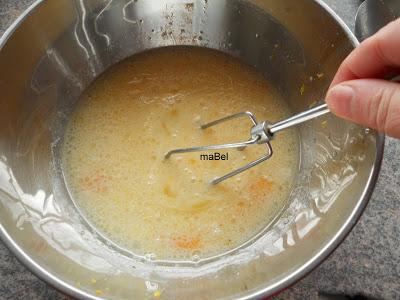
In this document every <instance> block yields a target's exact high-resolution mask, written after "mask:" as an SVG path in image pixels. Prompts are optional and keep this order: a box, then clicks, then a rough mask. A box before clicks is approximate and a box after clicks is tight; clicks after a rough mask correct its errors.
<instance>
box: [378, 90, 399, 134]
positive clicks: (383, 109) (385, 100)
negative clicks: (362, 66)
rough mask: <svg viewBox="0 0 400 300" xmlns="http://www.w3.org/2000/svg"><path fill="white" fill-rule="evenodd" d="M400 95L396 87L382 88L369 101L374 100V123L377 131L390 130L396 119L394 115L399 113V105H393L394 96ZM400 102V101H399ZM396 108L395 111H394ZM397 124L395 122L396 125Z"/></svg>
mask: <svg viewBox="0 0 400 300" xmlns="http://www.w3.org/2000/svg"><path fill="white" fill-rule="evenodd" d="M399 97H400V93H399V91H398V89H396V88H382V89H380V90H379V91H378V93H377V94H376V96H375V97H374V99H373V100H372V101H371V102H374V104H373V106H374V108H373V110H372V112H374V111H375V113H376V114H375V125H376V127H377V129H378V130H379V131H383V132H388V131H391V130H392V127H393V126H394V124H396V123H397V122H396V120H398V118H397V117H396V115H398V113H400V107H397V108H396V106H395V105H394V102H395V100H396V98H399ZM399 104H400V102H399ZM396 110H397V111H396ZM398 125H399V124H397V126H398Z"/></svg>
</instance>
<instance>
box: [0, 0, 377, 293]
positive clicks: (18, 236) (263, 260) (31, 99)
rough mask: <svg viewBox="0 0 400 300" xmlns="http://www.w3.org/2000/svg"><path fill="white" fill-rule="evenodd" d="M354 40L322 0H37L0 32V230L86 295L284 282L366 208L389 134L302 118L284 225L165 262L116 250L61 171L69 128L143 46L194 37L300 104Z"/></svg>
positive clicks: (51, 276) (259, 287)
mask: <svg viewBox="0 0 400 300" xmlns="http://www.w3.org/2000/svg"><path fill="white" fill-rule="evenodd" d="M356 44H357V41H356V40H355V38H354V37H353V35H352V34H351V33H350V31H349V30H348V29H347V28H346V26H345V25H344V24H343V22H341V21H340V20H339V19H338V17H337V16H336V15H335V14H334V13H333V12H332V11H331V10H329V9H328V8H327V7H326V6H325V5H324V4H323V3H322V2H320V1H312V0H296V1H293V0H158V1H152V0H151V1H150V0H130V1H128V0H107V1H106V0H57V1H37V2H36V3H35V4H34V5H32V6H31V7H30V8H29V9H28V11H26V12H25V13H24V14H23V15H22V16H21V17H20V18H19V19H18V20H17V21H16V22H15V23H14V24H13V25H12V26H11V28H10V29H9V30H8V31H7V32H6V34H5V35H4V37H3V38H2V40H1V41H0V47H1V51H0V91H1V97H0V107H1V110H0V207H1V209H0V235H1V237H2V239H3V241H4V242H5V243H6V244H7V246H8V247H9V248H10V249H11V251H12V252H13V253H14V254H15V255H16V256H17V257H18V258H19V259H20V260H21V261H22V262H23V263H24V264H25V265H26V266H27V267H28V268H29V269H31V270H32V271H33V272H34V273H35V274H37V275H38V276H39V277H41V278H42V279H44V280H46V281H47V282H49V283H50V284H52V285H53V286H55V287H56V288H58V289H59V290H61V291H63V292H65V293H67V294H70V295H72V296H74V297H78V298H92V299H93V298H96V297H104V298H110V299H128V298H129V299H130V298H132V297H133V298H150V299H151V298H163V299H214V298H242V299H245V298H246V299H247V298H257V297H258V298H259V297H264V296H268V295H271V294H273V293H276V292H278V291H279V290H281V289H282V288H285V287H287V286H288V285H290V284H292V283H294V282H295V281H296V280H298V279H299V278H301V277H302V276H304V275H305V274H306V273H307V272H309V271H310V270H312V269H313V268H314V267H315V266H316V265H318V264H319V263H320V262H321V261H322V260H323V259H324V258H326V256H327V255H328V254H329V253H331V252H332V251H333V250H334V248H335V247H337V246H338V244H339V243H340V242H341V241H342V240H343V238H344V237H345V236H346V234H347V233H348V232H349V231H350V230H351V228H352V227H353V226H354V224H355V223H356V221H357V219H358V218H359V217H360V214H361V213H362V211H363V209H364V207H365V206H366V204H367V202H368V199H369V197H370V195H371V193H372V190H373V187H374V185H375V181H376V179H377V175H378V171H379V166H380V163H381V158H382V153H383V136H381V135H378V134H376V133H375V132H373V131H370V130H366V129H364V128H360V127H358V126H355V125H353V124H350V123H346V122H344V121H342V120H339V119H337V118H335V117H333V116H329V117H327V118H326V119H323V120H321V119H320V120H315V121H313V122H311V123H308V124H305V125H304V126H302V127H301V128H300V129H299V134H300V140H301V145H300V148H301V154H300V156H301V163H300V166H294V167H296V168H297V167H298V168H299V172H298V176H297V179H296V182H295V184H294V186H293V191H292V193H291V196H290V197H289V199H288V204H287V206H286V208H285V210H284V212H283V213H282V215H281V216H280V217H279V218H278V219H277V220H276V222H275V223H274V224H272V226H270V227H269V228H268V230H266V231H265V232H264V233H263V235H262V236H261V237H259V238H258V239H256V240H255V241H254V242H253V243H251V244H249V245H246V246H244V247H241V248H240V249H238V250H237V251H234V252H233V253H230V254H227V255H224V256H222V257H220V258H218V259H215V260H206V261H202V262H176V263H170V264H165V263H161V262H158V261H154V260H153V259H152V257H144V258H138V257H136V256H134V255H133V254H131V253H128V252H126V251H123V250H122V249H119V248H118V246H117V245H114V244H113V243H112V242H111V241H108V240H107V239H105V238H104V237H102V236H101V235H100V234H99V233H98V232H97V231H96V230H95V229H93V228H91V227H90V226H89V225H88V224H87V223H86V222H85V220H84V218H82V216H81V215H80V213H79V211H78V210H77V208H76V207H75V206H74V204H73V201H72V199H71V198H70V196H69V194H68V192H67V190H66V188H65V184H64V180H63V176H62V171H61V168H60V162H59V148H60V144H61V143H62V140H63V131H64V127H65V124H66V122H67V121H68V116H69V114H70V112H71V110H72V109H73V107H74V104H75V102H76V101H77V99H78V98H79V95H80V94H81V92H82V91H83V90H84V89H85V87H86V86H87V85H88V84H89V83H90V82H91V81H92V80H93V79H94V78H95V77H96V76H97V75H99V74H100V73H101V72H103V71H104V70H105V69H106V68H107V67H108V66H111V65H113V64H115V63H117V62H118V61H121V60H122V59H124V58H125V57H128V56H131V55H132V54H135V53H138V52H140V51H144V50H146V49H152V48H156V47H161V46H171V45H195V46H202V47H209V48H215V49H218V50H221V51H224V52H227V53H229V54H232V55H234V56H238V57H241V58H242V59H243V60H244V61H246V62H247V63H249V64H251V65H254V66H255V67H256V68H258V69H260V70H261V71H262V72H263V73H264V74H265V76H266V77H267V78H268V80H270V82H271V83H272V84H273V85H274V86H275V87H276V88H277V89H278V91H279V92H280V93H281V94H282V95H283V96H284V98H285V99H287V101H288V103H289V105H290V107H291V109H292V110H293V112H297V111H300V110H302V109H305V108H307V107H308V106H309V105H310V104H311V103H312V102H313V101H314V100H316V99H320V98H321V97H323V96H324V93H325V91H326V89H327V87H328V85H329V82H330V79H331V78H332V76H333V75H334V72H335V70H336V69H337V67H338V65H339V64H340V62H341V61H342V60H343V59H344V58H345V56H346V55H347V54H348V53H349V52H350V51H351V50H352V49H353V47H354V46H356ZM110 101H112V99H110Z"/></svg>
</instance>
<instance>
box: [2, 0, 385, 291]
mask: <svg viewBox="0 0 400 300" xmlns="http://www.w3.org/2000/svg"><path fill="white" fill-rule="evenodd" d="M312 1H314V2H315V3H316V4H317V5H319V6H320V7H321V9H323V10H325V11H326V12H327V13H328V14H329V15H330V16H331V17H332V18H333V19H334V20H335V21H336V23H337V24H338V25H340V27H341V28H342V29H343V30H344V32H345V34H346V36H347V38H348V39H349V40H350V42H351V43H352V44H353V46H354V47H357V46H358V45H359V41H358V40H357V38H356V37H355V35H354V34H353V32H352V31H351V30H350V29H349V27H348V26H347V25H346V24H345V22H344V21H343V20H342V19H341V18H340V17H339V16H338V15H337V14H336V13H335V12H334V11H333V10H332V9H331V8H330V7H329V6H328V4H326V3H325V2H323V0H312ZM44 2H45V0H35V2H33V3H32V4H31V5H30V6H29V7H28V8H27V9H26V10H25V11H24V12H23V13H22V14H21V15H20V16H19V17H18V18H17V19H16V20H14V22H13V23H12V24H11V25H10V26H9V27H8V28H7V30H6V31H5V32H4V34H3V35H2V36H1V37H0V52H1V50H2V49H3V47H4V46H5V45H6V43H7V41H8V40H9V38H10V37H11V36H12V35H13V33H14V32H15V31H16V30H17V29H18V27H19V25H21V24H22V23H23V22H24V21H25V20H26V18H27V17H29V16H30V15H31V14H32V13H33V12H34V10H35V9H36V8H37V7H39V6H40V5H41V4H43V3H44ZM384 145H385V135H383V134H381V133H376V154H375V160H374V164H373V166H372V172H371V173H370V176H369V178H368V181H367V184H366V185H365V187H364V190H363V192H362V195H361V197H360V200H359V201H358V203H357V205H356V207H355V208H354V209H353V211H352V213H351V215H350V216H349V217H348V218H347V220H346V222H345V223H344V224H343V225H342V226H341V228H340V230H339V231H338V232H337V233H336V234H335V235H334V236H333V237H332V238H331V240H330V241H329V242H328V243H327V244H326V245H325V247H323V248H321V249H320V250H319V251H318V253H316V254H315V255H314V256H313V257H312V258H311V259H310V260H308V261H307V262H306V263H305V264H303V265H302V266H301V267H299V268H298V269H297V270H295V271H294V272H292V273H291V274H288V275H287V276H285V277H283V278H282V279H281V280H279V281H278V282H276V283H275V284H273V285H272V286H264V287H262V286H260V287H259V288H258V290H256V291H254V290H253V291H248V292H247V294H246V295H241V296H240V297H239V299H263V298H265V297H270V296H272V295H274V294H278V293H279V292H281V291H283V290H284V289H286V288H288V287H290V286H291V285H293V284H295V283H296V282H298V281H299V280H301V279H302V278H304V277H305V276H307V275H308V274H309V273H311V272H312V271H313V270H314V269H315V268H316V267H317V266H318V265H320V264H321V263H322V262H323V261H324V260H325V259H327V258H328V256H329V255H331V254H332V253H333V252H334V251H335V250H336V248H337V247H338V246H339V245H340V244H341V243H342V242H343V240H344V239H345V238H346V237H347V235H348V234H349V233H350V232H351V230H352V229H353V227H354V226H355V225H356V224H357V222H358V220H359V219H360V217H361V215H362V213H363V211H364V209H365V208H366V206H367V204H368V202H369V200H370V198H371V195H372V193H373V191H374V188H375V186H376V182H377V179H378V176H379V171H380V168H381V164H382V159H383V154H384ZM0 240H1V241H2V242H3V243H4V244H5V246H6V247H7V248H8V249H9V250H10V252H11V253H12V254H13V255H15V257H16V258H17V259H18V260H19V262H21V263H22V264H23V265H24V266H25V267H26V268H27V269H28V270H29V271H31V272H32V273H33V274H34V275H35V276H37V277H38V278H40V279H41V280H43V281H44V282H46V283H48V284H50V285H51V286H52V287H54V288H55V289H57V290H58V291H60V292H62V293H64V294H66V295H69V296H71V297H74V298H79V299H81V298H83V299H102V298H101V297H97V296H95V295H92V294H89V293H87V292H85V291H83V290H81V289H78V288H76V287H74V286H73V285H71V284H69V283H67V282H65V281H63V280H61V279H59V278H58V277H57V276H55V275H53V274H52V273H50V272H49V271H47V270H46V269H45V268H43V267H42V266H41V265H40V264H39V263H37V262H36V261H35V260H33V259H32V258H31V257H30V256H29V255H28V254H27V253H26V252H25V251H24V250H23V249H22V248H21V247H20V246H19V245H18V244H17V243H16V242H15V241H14V240H13V238H12V237H11V236H10V235H9V233H8V232H7V231H6V229H5V228H4V227H3V225H2V224H1V223H0Z"/></svg>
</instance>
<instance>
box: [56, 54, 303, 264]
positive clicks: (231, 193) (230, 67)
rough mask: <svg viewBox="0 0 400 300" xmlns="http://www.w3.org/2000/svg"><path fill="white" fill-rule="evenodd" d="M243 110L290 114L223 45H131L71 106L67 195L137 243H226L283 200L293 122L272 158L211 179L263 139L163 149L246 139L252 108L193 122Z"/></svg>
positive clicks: (94, 219) (148, 248)
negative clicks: (217, 157)
mask: <svg viewBox="0 0 400 300" xmlns="http://www.w3.org/2000/svg"><path fill="white" fill-rule="evenodd" d="M247 110H248V111H251V112H253V113H254V114H255V115H256V117H257V118H258V119H259V120H273V121H276V120H279V119H281V118H283V117H287V116H289V114H290V113H289V110H288V107H287V106H286V104H285V102H284V101H283V100H282V99H280V97H279V96H278V95H277V93H276V92H275V91H274V90H273V89H272V87H271V86H269V84H268V82H267V81H266V80H265V79H264V78H263V76H262V75H261V74H260V73H258V72H257V71H256V70H255V69H254V68H252V67H250V66H248V65H245V64H244V63H242V62H241V61H239V60H238V59H235V58H233V57H230V56H228V55H226V54H222V53H220V52H217V51H214V50H208V49H200V48H190V47H172V48H163V49H158V50H153V51H149V52H146V53H142V54H139V55H135V56H133V57H131V58H129V59H127V60H125V61H123V62H122V63H120V64H118V65H116V66H114V67H112V68H111V69H110V70H108V71H107V72H106V73H105V74H103V75H102V76H100V77H99V78H98V79H97V80H96V81H95V82H94V83H93V84H92V85H91V86H90V87H89V88H88V89H87V90H86V92H85V93H84V94H83V96H82V98H81V101H80V102H79V104H78V105H77V107H76V109H75V111H74V113H73V115H72V118H71V121H70V123H69V125H68V127H67V131H66V135H65V141H64V145H63V168H64V175H65V178H66V182H67V186H68V189H69V191H70V193H71V196H72V198H73V199H74V200H75V202H76V203H77V205H78V206H79V207H80V208H81V210H82V211H83V213H84V214H85V215H86V216H87V218H88V220H89V221H90V222H91V223H92V224H93V225H94V226H95V227H97V229H99V230H100V231H101V232H102V233H103V234H104V235H105V236H107V237H108V238H109V239H110V240H112V241H113V242H115V243H117V244H119V245H120V246H122V247H124V248H125V249H127V250H129V251H131V252H133V253H135V254H138V255H145V254H147V255H149V254H151V255H153V256H155V258H156V259H178V260H180V259H191V258H192V257H193V256H194V255H196V256H197V257H200V258H203V257H208V256H212V255H217V254H220V253H223V252H225V251H228V250H230V249H233V248H235V247H237V246H239V245H241V244H242V243H244V242H246V241H247V240H249V239H250V238H251V237H253V236H254V235H256V234H257V233H258V232H260V231H261V230H262V229H263V228H265V226H266V225H268V224H269V223H270V222H271V221H272V220H273V219H274V217H276V216H277V214H279V213H280V212H281V211H282V209H283V207H284V205H285V204H286V201H287V199H288V195H289V193H290V190H291V187H292V183H293V180H294V177H295V175H296V171H297V169H298V160H299V157H298V140H297V135H296V132H295V131H290V130H289V131H286V132H282V133H280V134H279V137H277V138H276V140H274V141H273V148H274V155H273V157H272V158H271V159H270V160H268V161H266V162H264V163H262V164H260V165H259V166H257V167H255V168H253V169H251V170H249V171H247V172H244V173H242V174H240V175H238V176H236V177H233V178H231V179H228V180H227V181H224V182H223V183H220V184H218V185H216V186H211V185H209V181H210V180H211V179H213V178H215V177H217V176H221V175H224V174H226V173H227V172H229V171H232V170H233V169H235V168H238V167H240V166H243V165H244V164H246V163H247V162H250V161H252V160H255V159H257V158H258V157H260V156H261V155H263V154H264V153H265V152H266V150H265V146H260V145H259V146H252V147H248V148H247V149H245V150H244V151H238V150H230V151H220V153H221V154H225V153H229V157H228V158H229V159H228V160H227V161H226V160H225V161H204V160H200V154H204V153H190V154H179V155H175V156H171V158H170V159H168V160H165V159H164V154H165V153H166V152H167V151H169V150H171V149H175V148H181V147H191V146H198V145H209V144H219V143H225V142H236V141H242V140H243V141H244V140H247V139H248V138H249V134H250V128H251V123H250V121H249V120H247V119H240V120H234V121H231V122H229V123H226V124H223V125H218V126H216V127H213V128H209V129H206V130H201V129H199V125H200V124H202V123H206V122H209V121H212V120H215V119H217V118H221V117H224V116H227V115H229V114H232V113H236V112H241V111H247ZM212 153H213V152H207V154H212Z"/></svg>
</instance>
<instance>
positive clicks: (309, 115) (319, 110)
mask: <svg viewBox="0 0 400 300" xmlns="http://www.w3.org/2000/svg"><path fill="white" fill-rule="evenodd" d="M328 112H329V109H328V106H327V105H326V104H322V105H319V106H316V107H314V108H311V109H309V110H307V111H304V112H301V113H299V114H297V115H294V116H292V117H290V118H288V119H285V120H282V121H279V122H276V123H268V122H267V121H264V122H260V123H259V122H257V119H256V117H255V116H254V115H253V114H252V113H251V112H248V111H246V112H240V113H236V114H233V115H230V116H227V117H225V118H222V119H219V120H215V121H212V122H210V123H207V124H204V125H202V126H201V129H206V128H209V127H211V126H215V125H218V124H221V123H223V122H226V121H229V120H232V119H237V118H241V117H248V118H249V119H250V121H251V122H252V124H253V126H252V127H251V129H250V139H249V140H247V141H244V142H239V143H232V144H220V145H210V146H200V147H192V148H182V149H175V150H171V151H169V152H168V153H167V154H165V158H166V159H168V158H169V157H170V156H171V155H173V154H178V153H187V152H200V151H208V150H218V149H230V148H237V149H239V150H243V149H244V148H246V147H247V146H250V145H259V144H264V145H265V146H266V153H265V155H263V156H261V157H260V158H259V159H257V160H255V161H252V162H250V163H248V164H247V165H245V166H243V167H241V168H238V169H236V170H234V171H232V172H230V173H228V174H225V175H224V176H221V177H217V178H215V179H213V180H212V181H211V184H217V183H220V182H221V181H224V180H226V179H228V178H230V177H232V176H235V175H237V174H239V173H242V172H244V171H246V170H248V169H250V168H252V167H254V166H256V165H258V164H260V163H262V162H264V161H266V160H267V159H269V158H270V157H271V156H272V154H273V151H272V146H271V144H270V141H271V140H272V139H273V138H274V135H275V133H277V132H278V131H281V130H283V129H286V128H289V127H292V126H295V125H298V124H301V123H303V122H306V121H308V120H312V119H314V118H317V117H319V116H322V115H324V114H327V113H328Z"/></svg>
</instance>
